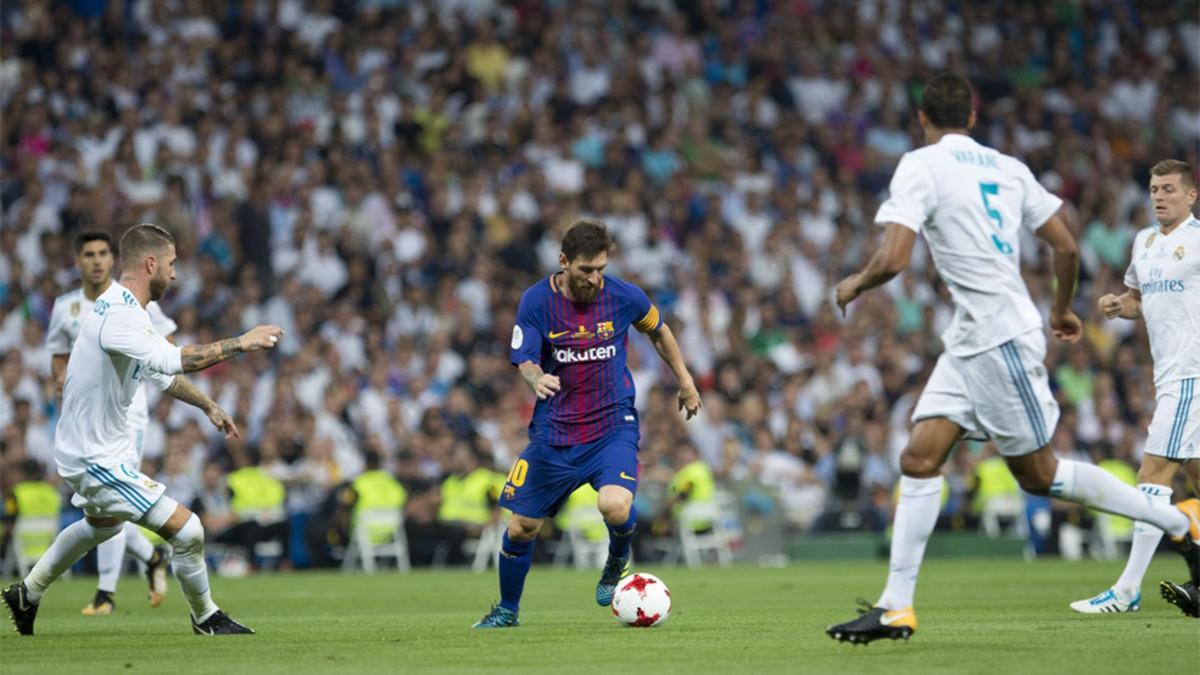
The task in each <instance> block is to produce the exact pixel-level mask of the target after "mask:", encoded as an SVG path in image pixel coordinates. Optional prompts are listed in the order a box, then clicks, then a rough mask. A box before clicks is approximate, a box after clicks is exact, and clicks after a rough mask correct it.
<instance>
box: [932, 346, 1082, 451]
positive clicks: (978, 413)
mask: <svg viewBox="0 0 1200 675" xmlns="http://www.w3.org/2000/svg"><path fill="white" fill-rule="evenodd" d="M1045 358H1046V336H1045V335H1043V334H1042V332H1041V331H1032V332H1029V333H1026V334H1024V335H1020V336H1018V337H1016V338H1013V339H1012V340H1010V341H1008V342H1006V343H1004V344H1002V345H1000V346H999V347H995V348H992V349H989V350H987V351H985V352H981V353H979V354H973V355H971V356H963V357H959V356H953V355H950V354H942V355H941V356H940V357H939V358H938V362H937V365H936V366H934V368H933V374H932V375H930V376H929V381H928V382H926V383H925V390H924V391H923V392H921V398H920V399H919V400H918V401H917V407H916V409H915V410H913V416H912V420H913V422H918V421H920V420H923V419H928V418H931V417H944V418H946V419H948V420H950V421H951V422H954V423H955V424H957V425H958V426H960V427H962V428H963V429H966V430H967V433H968V436H967V437H968V438H972V439H975V440H986V439H990V440H992V441H993V442H995V444H996V446H997V447H998V448H999V449H1000V453H1001V454H1003V455H1005V456H1008V457H1017V456H1020V455H1027V454H1029V453H1031V452H1034V451H1035V450H1038V449H1039V448H1041V447H1043V446H1045V445H1046V444H1047V443H1049V442H1050V434H1052V433H1053V432H1054V426H1055V425H1056V424H1058V412H1059V411H1058V403H1057V402H1056V401H1055V400H1054V395H1053V394H1051V393H1050V382H1049V379H1048V378H1047V376H1046V367H1045V366H1044V365H1042V362H1043V360H1044V359H1045Z"/></svg>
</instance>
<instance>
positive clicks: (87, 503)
mask: <svg viewBox="0 0 1200 675" xmlns="http://www.w3.org/2000/svg"><path fill="white" fill-rule="evenodd" d="M63 480H65V481H66V482H67V484H68V485H70V486H71V489H72V490H74V491H75V496H73V497H71V504H73V505H75V507H76V508H81V509H83V511H84V513H86V514H87V515H89V516H92V517H93V518H120V519H121V520H131V521H135V522H136V521H138V520H141V518H142V516H144V515H145V514H146V511H149V510H150V507H151V506H153V505H154V503H155V502H157V501H158V499H159V497H162V496H163V493H164V492H165V491H166V489H167V488H166V486H165V485H163V484H162V483H159V482H158V481H156V480H152V479H151V478H149V477H147V476H146V475H145V474H143V473H142V472H140V471H138V469H137V467H136V466H133V465H130V464H118V465H117V466H114V467H109V468H106V467H102V466H100V465H99V464H91V465H89V466H88V468H87V470H86V471H84V472H83V473H80V474H76V475H74V476H63Z"/></svg>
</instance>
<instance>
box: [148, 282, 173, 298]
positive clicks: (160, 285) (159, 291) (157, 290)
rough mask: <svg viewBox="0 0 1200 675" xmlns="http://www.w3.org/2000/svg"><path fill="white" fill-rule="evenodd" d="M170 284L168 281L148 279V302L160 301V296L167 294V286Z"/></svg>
mask: <svg viewBox="0 0 1200 675" xmlns="http://www.w3.org/2000/svg"><path fill="white" fill-rule="evenodd" d="M170 284H171V281H170V280H169V279H160V278H158V277H150V300H151V301H157V300H162V296H163V294H165V293H166V292H167V286H169V285H170Z"/></svg>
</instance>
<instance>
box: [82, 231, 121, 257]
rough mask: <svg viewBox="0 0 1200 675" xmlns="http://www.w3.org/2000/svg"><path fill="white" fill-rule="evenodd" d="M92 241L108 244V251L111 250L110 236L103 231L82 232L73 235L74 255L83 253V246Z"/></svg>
mask: <svg viewBox="0 0 1200 675" xmlns="http://www.w3.org/2000/svg"><path fill="white" fill-rule="evenodd" d="M93 241H102V242H104V243H106V244H108V250H110V251H111V250H112V247H113V243H112V235H111V234H109V233H107V232H105V231H103V230H84V231H83V232H80V233H79V234H77V235H75V255H79V254H80V253H83V245H84V244H87V243H89V242H93Z"/></svg>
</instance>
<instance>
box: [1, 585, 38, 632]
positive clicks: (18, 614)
mask: <svg viewBox="0 0 1200 675" xmlns="http://www.w3.org/2000/svg"><path fill="white" fill-rule="evenodd" d="M27 594H28V591H27V590H26V589H25V582H24V581H18V582H17V583H15V584H13V585H12V586H9V587H8V588H6V589H4V593H3V594H0V597H3V599H4V604H5V605H7V606H8V616H9V618H10V619H12V622H13V627H14V628H16V630H17V632H18V633H20V634H21V635H33V620H34V619H36V618H37V610H38V606H37V603H34V602H30V601H29V596H28V595H27Z"/></svg>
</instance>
